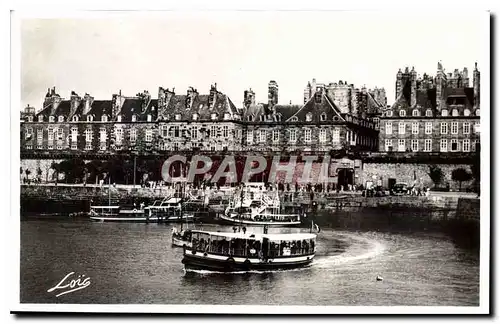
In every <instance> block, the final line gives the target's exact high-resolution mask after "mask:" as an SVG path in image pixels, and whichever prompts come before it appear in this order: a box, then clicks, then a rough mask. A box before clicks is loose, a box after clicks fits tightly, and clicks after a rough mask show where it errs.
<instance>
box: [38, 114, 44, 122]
mask: <svg viewBox="0 0 500 324" xmlns="http://www.w3.org/2000/svg"><path fill="white" fill-rule="evenodd" d="M38 122H39V123H41V122H43V116H42V115H40V116H38Z"/></svg>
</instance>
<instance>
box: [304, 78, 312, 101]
mask: <svg viewBox="0 0 500 324" xmlns="http://www.w3.org/2000/svg"><path fill="white" fill-rule="evenodd" d="M309 99H311V83H310V82H307V86H306V87H305V89H304V103H306V102H308V101H309Z"/></svg>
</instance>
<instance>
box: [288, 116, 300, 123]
mask: <svg viewBox="0 0 500 324" xmlns="http://www.w3.org/2000/svg"><path fill="white" fill-rule="evenodd" d="M298 120H299V119H298V118H297V116H294V117H292V118H291V119H290V121H293V122H296V121H298Z"/></svg>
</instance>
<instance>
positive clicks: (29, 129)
mask: <svg viewBox="0 0 500 324" xmlns="http://www.w3.org/2000/svg"><path fill="white" fill-rule="evenodd" d="M32 135H33V128H31V127H27V128H26V135H25V139H29V138H30V137H31V136H32Z"/></svg>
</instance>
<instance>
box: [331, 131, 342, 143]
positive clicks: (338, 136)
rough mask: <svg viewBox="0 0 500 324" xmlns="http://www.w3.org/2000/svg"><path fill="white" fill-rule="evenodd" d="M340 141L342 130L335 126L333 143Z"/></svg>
mask: <svg viewBox="0 0 500 324" xmlns="http://www.w3.org/2000/svg"><path fill="white" fill-rule="evenodd" d="M339 142H340V130H339V129H338V128H334V129H333V133H332V143H339Z"/></svg>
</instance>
